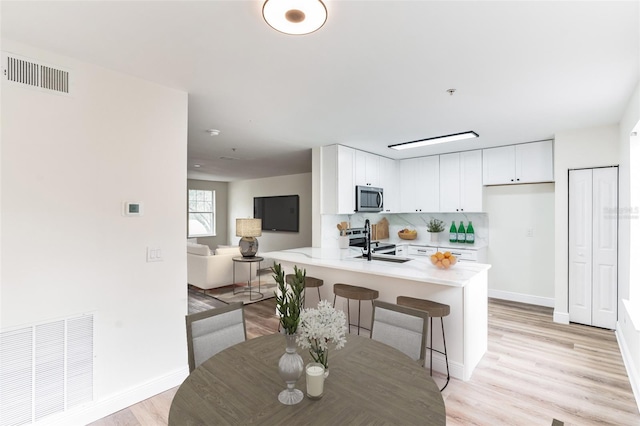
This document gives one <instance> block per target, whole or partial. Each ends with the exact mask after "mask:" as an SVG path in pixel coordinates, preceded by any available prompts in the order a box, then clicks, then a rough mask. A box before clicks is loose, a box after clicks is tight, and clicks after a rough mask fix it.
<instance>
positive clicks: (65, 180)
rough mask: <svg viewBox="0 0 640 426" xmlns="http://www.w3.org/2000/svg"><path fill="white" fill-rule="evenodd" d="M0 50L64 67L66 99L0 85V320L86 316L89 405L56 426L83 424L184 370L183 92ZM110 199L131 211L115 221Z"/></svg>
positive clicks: (57, 59) (9, 323) (173, 380)
mask: <svg viewBox="0 0 640 426" xmlns="http://www.w3.org/2000/svg"><path fill="white" fill-rule="evenodd" d="M2 43H3V45H2V47H3V49H4V50H7V51H10V52H13V53H15V54H18V55H20V56H23V57H27V58H33V59H35V60H37V61H41V62H45V63H48V64H53V65H56V66H59V67H62V68H66V69H69V70H70V71H71V79H72V94H71V96H62V95H56V94H52V93H45V92H43V91H39V90H36V89H30V88H25V87H23V86H20V85H16V84H13V83H8V82H5V81H4V80H3V82H2V100H1V105H2V113H3V114H2V126H1V129H2V133H1V137H2V146H1V148H2V158H1V160H2V163H1V168H0V170H1V183H2V191H1V200H2V216H1V220H2V222H1V229H2V240H1V247H2V258H1V259H0V263H1V264H2V274H1V276H0V288H1V291H2V299H1V302H0V303H1V310H0V312H1V314H0V321H1V325H2V329H3V330H8V329H13V328H18V327H22V326H27V325H31V324H34V323H40V322H47V321H50V320H52V319H60V318H64V317H67V316H70V315H75V314H79V313H86V312H92V313H94V330H95V340H94V347H95V358H94V363H95V370H94V371H95V382H94V395H95V401H94V403H92V404H90V405H89V406H88V407H83V410H82V413H81V414H79V413H77V412H76V413H66V414H65V416H67V417H68V416H71V415H73V414H75V415H78V416H80V417H75V418H74V420H70V419H69V418H67V420H66V421H62V423H66V424H81V423H86V422H88V421H91V420H94V419H97V418H100V417H102V416H104V415H107V414H109V413H111V412H113V411H116V410H119V409H121V408H123V407H125V406H128V405H130V404H132V403H134V402H137V401H139V400H141V399H144V398H147V397H149V396H151V395H153V394H155V393H157V392H159V391H162V390H165V389H167V388H170V387H172V386H175V385H177V384H178V383H180V381H181V380H182V379H183V378H184V377H185V376H186V374H187V373H188V369H187V357H186V338H185V326H184V315H185V314H186V309H187V300H186V297H187V295H186V254H185V250H184V243H185V235H186V225H185V224H186V217H185V197H186V195H185V193H186V191H185V190H186V144H187V94H186V93H184V92H180V91H177V90H172V89H168V88H165V87H161V86H158V85H156V84H152V83H149V82H145V81H143V80H140V79H136V78H132V77H128V76H125V75H122V74H118V73H115V72H111V71H108V70H106V69H103V68H98V67H95V66H92V65H88V64H85V63H81V62H77V61H74V60H72V59H69V58H66V57H61V56H57V55H54V54H50V53H48V52H45V51H41V50H37V49H32V48H30V47H28V46H24V45H20V44H17V43H12V42H11V41H9V40H6V39H5V40H2ZM123 201H139V202H142V203H144V215H143V216H142V217H123V216H122V214H121V211H122V210H121V209H122V202H123ZM148 246H153V247H157V248H160V249H161V250H162V254H163V257H164V261H162V262H154V263H147V262H146V250H147V247H148Z"/></svg>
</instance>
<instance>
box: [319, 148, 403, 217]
mask: <svg viewBox="0 0 640 426" xmlns="http://www.w3.org/2000/svg"><path fill="white" fill-rule="evenodd" d="M320 152H321V154H320V158H321V162H322V166H321V175H322V177H321V184H322V190H321V208H320V212H321V214H353V213H354V212H355V207H356V203H355V196H356V189H355V188H356V186H357V185H363V186H364V185H366V186H373V187H381V188H382V189H383V190H384V212H387V213H396V212H398V210H399V204H400V196H399V193H398V186H399V183H398V164H397V161H396V160H392V159H390V158H386V157H381V156H379V155H375V154H370V153H368V152H364V151H359V150H357V149H353V148H349V147H346V146H342V145H329V146H323V147H322V148H321V151H320Z"/></svg>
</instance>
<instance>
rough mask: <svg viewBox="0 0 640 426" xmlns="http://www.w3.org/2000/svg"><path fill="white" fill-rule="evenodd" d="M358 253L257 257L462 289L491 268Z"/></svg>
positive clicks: (301, 251)
mask: <svg viewBox="0 0 640 426" xmlns="http://www.w3.org/2000/svg"><path fill="white" fill-rule="evenodd" d="M360 254H361V250H360V249H359V248H354V247H350V248H346V249H339V248H314V247H302V248H296V249H289V250H282V251H272V252H266V253H260V254H259V255H260V256H261V257H265V258H269V259H273V260H275V261H280V262H291V263H294V264H296V265H297V266H299V267H302V266H304V265H312V266H321V267H325V268H333V269H341V270H348V271H353V272H360V273H364V274H374V275H380V276H387V277H391V278H398V279H404V280H411V281H422V282H428V283H432V284H440V285H446V286H451V287H464V286H465V285H466V284H467V283H468V282H469V281H470V280H471V279H472V278H473V277H475V276H476V275H477V274H479V273H481V272H483V271H486V270H488V269H489V268H491V265H487V264H483V263H475V262H458V263H456V264H455V265H454V266H452V267H451V268H450V269H438V268H436V267H435V266H433V265H432V264H431V259H430V258H429V257H424V258H419V259H411V260H409V261H408V262H405V263H393V262H385V261H381V260H372V261H367V259H363V258H357V257H356V256H358V255H360ZM384 257H389V256H384ZM391 257H395V256H391Z"/></svg>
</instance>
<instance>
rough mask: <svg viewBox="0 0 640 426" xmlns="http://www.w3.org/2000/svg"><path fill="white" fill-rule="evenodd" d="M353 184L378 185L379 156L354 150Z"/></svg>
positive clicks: (379, 184)
mask: <svg viewBox="0 0 640 426" xmlns="http://www.w3.org/2000/svg"><path fill="white" fill-rule="evenodd" d="M355 153H356V154H355V155H356V157H355V175H354V176H355V184H356V185H362V186H375V187H380V186H381V181H380V158H381V157H380V156H378V155H375V154H370V153H368V152H364V151H358V150H355Z"/></svg>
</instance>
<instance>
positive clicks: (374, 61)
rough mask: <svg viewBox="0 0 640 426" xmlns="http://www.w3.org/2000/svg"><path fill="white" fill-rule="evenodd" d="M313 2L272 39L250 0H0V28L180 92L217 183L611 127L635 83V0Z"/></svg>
mask: <svg viewBox="0 0 640 426" xmlns="http://www.w3.org/2000/svg"><path fill="white" fill-rule="evenodd" d="M325 4H326V6H327V9H328V11H329V18H328V21H327V23H326V24H325V25H324V27H322V28H321V29H320V30H318V31H317V32H315V33H312V34H309V35H303V36H287V35H284V34H281V33H279V32H277V31H275V30H273V29H271V28H270V27H269V26H268V25H267V24H266V23H265V22H264V21H263V20H262V17H261V8H262V0H254V1H244V0H235V1H160V2H156V1H76V2H74V1H52V0H49V1H43V2H37V1H2V2H0V7H1V9H0V13H1V27H0V28H1V32H2V37H6V38H9V39H11V40H13V41H16V42H21V43H24V44H29V45H32V46H35V47H39V48H44V49H47V50H50V51H53V52H56V53H59V54H62V55H66V56H70V57H73V58H76V59H80V60H82V61H85V62H89V63H93V64H96V65H100V66H103V67H106V68H109V69H113V70H117V71H121V72H124V73H127V74H131V75H134V76H137V77H140V78H143V79H146V80H150V81H154V82H157V83H160V84H162V85H166V86H169V87H173V88H177V89H180V90H184V91H186V92H188V93H189V125H188V132H189V133H188V165H187V166H188V171H189V176H190V177H194V178H206V179H212V180H221V181H233V180H238V179H250V178H261V177H268V176H277V175H287V174H295V173H304V172H309V171H311V152H310V148H313V147H317V146H322V145H328V144H335V143H339V144H343V145H347V146H351V147H354V148H358V149H362V150H364V151H369V152H372V153H376V154H380V155H383V156H386V157H389V158H395V159H399V158H408V157H416V156H423V155H430V154H438V153H442V152H452V151H458V150H466V149H474V148H478V147H487V146H498V145H506V144H513V143H522V142H530V141H536V140H543V139H550V138H553V137H554V134H555V133H557V132H560V131H563V130H568V129H574V128H583V127H591V126H599V125H609V124H614V123H617V122H618V121H619V120H620V118H621V115H622V112H623V111H624V109H625V107H626V105H627V102H628V101H629V98H630V96H631V94H632V91H633V90H634V88H635V86H636V84H637V83H638V76H639V72H640V70H639V63H640V54H639V52H640V29H639V28H640V27H639V18H640V11H639V2H638V1H610V0H607V1H566V2H560V1H534V2H526V1H496V2H490V1H472V2H463V1H415V0H414V1H342V0H326V1H325ZM448 89H456V91H455V93H454V94H453V95H450V94H449V93H448V92H447V90H448ZM208 129H218V130H220V134H219V135H218V136H211V135H209V134H208V133H207V130H208ZM467 130H473V131H475V132H477V133H478V134H479V135H480V137H479V138H478V139H475V140H470V141H459V142H453V143H449V144H443V145H435V146H431V147H424V148H418V149H413V150H405V151H394V150H391V149H389V148H387V145H389V144H394V143H399V142H406V141H411V140H416V139H424V138H429V137H433V136H438V135H447V134H452V133H459V132H463V131H467ZM195 164H199V165H200V167H199V168H196V167H195Z"/></svg>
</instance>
